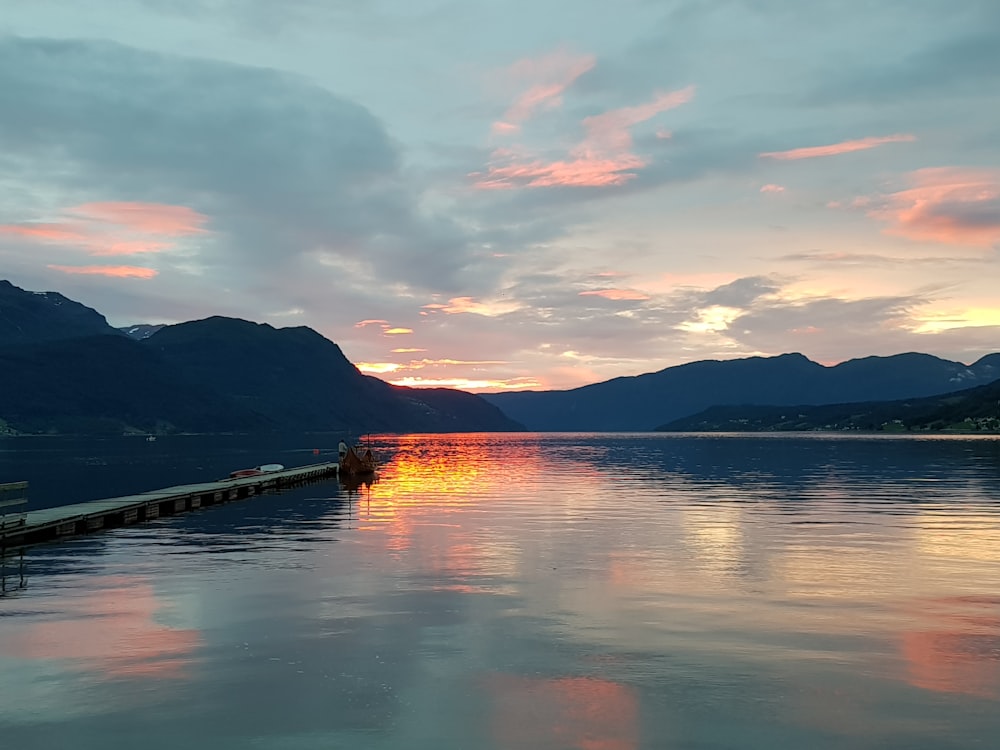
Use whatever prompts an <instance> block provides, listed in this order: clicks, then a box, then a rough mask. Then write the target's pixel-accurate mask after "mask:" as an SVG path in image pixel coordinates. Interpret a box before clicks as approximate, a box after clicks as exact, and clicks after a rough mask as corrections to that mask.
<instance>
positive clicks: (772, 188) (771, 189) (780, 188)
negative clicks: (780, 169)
mask: <svg viewBox="0 0 1000 750" xmlns="http://www.w3.org/2000/svg"><path fill="white" fill-rule="evenodd" d="M760 192H762V193H783V192H785V186H784V185H775V184H773V183H772V184H769V185H761V186H760Z"/></svg>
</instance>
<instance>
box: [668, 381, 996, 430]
mask: <svg viewBox="0 0 1000 750" xmlns="http://www.w3.org/2000/svg"><path fill="white" fill-rule="evenodd" d="M657 430H660V431H663V432H771V431H791V430H797V431H803V430H841V431H843V430H854V431H865V432H914V431H937V432H940V431H961V432H991V433H992V432H1000V380H997V381H995V382H993V383H990V384H988V385H981V386H978V387H976V388H969V389H965V390H961V391H955V392H952V393H946V394H944V395H940V396H929V397H926V398H917V399H901V400H895V401H868V402H864V403H855V404H830V405H827V406H713V407H711V408H709V409H706V410H705V411H702V412H699V413H698V414H694V415H692V416H690V417H683V418H681V419H676V420H674V421H672V422H669V423H668V424H665V425H661V426H660V427H658V428H657Z"/></svg>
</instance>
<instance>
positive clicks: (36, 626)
mask: <svg viewBox="0 0 1000 750" xmlns="http://www.w3.org/2000/svg"><path fill="white" fill-rule="evenodd" d="M88 583H89V585H90V586H93V589H92V593H88V594H87V595H86V596H80V597H77V598H73V599H68V600H65V605H66V606H65V607H64V608H62V609H60V610H58V612H52V613H50V614H49V615H48V616H47V619H43V620H42V621H40V622H39V621H37V620H34V619H32V620H28V619H27V618H25V619H22V620H20V621H18V620H15V623H14V625H13V632H12V633H10V634H8V635H5V637H4V639H3V640H2V641H0V654H3V655H4V656H6V657H12V658H17V659H56V660H67V661H71V662H77V663H79V664H80V665H81V666H82V667H83V668H84V669H86V670H87V671H90V672H93V673H95V674H96V675H97V676H101V677H105V678H114V677H156V678H180V677H183V676H184V675H183V673H184V667H185V665H186V664H187V663H188V662H189V661H190V657H191V654H192V653H193V652H194V650H195V649H196V648H197V646H198V644H199V643H200V636H199V632H198V631H197V630H190V629H180V628H172V627H168V626H166V625H163V624H161V623H159V622H157V621H156V616H157V615H158V614H159V613H160V611H161V610H162V609H163V606H162V604H161V603H160V601H159V600H158V599H157V596H156V593H155V591H154V590H153V587H152V586H151V585H150V584H149V583H148V582H147V581H145V580H143V579H140V578H131V577H125V576H110V577H105V578H98V579H96V580H94V579H92V580H91V581H89V582H88ZM88 588H89V586H88ZM56 618H59V619H56Z"/></svg>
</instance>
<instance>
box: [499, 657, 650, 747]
mask: <svg viewBox="0 0 1000 750" xmlns="http://www.w3.org/2000/svg"><path fill="white" fill-rule="evenodd" d="M488 687H489V690H490V692H491V693H492V694H493V699H494V706H495V713H494V721H493V734H494V738H495V739H496V742H497V745H498V746H499V747H502V748H530V747H566V748H579V750H634V748H636V747H638V744H639V708H638V700H637V698H636V695H635V692H634V691H633V690H631V689H630V688H628V687H627V686H625V685H622V684H621V683H617V682H612V681H610V680H605V679H599V678H596V677H563V678H554V679H532V678H529V677H516V676H513V675H498V676H495V677H493V678H491V679H490V680H489V681H488Z"/></svg>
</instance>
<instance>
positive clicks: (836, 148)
mask: <svg viewBox="0 0 1000 750" xmlns="http://www.w3.org/2000/svg"><path fill="white" fill-rule="evenodd" d="M915 140H917V137H916V136H915V135H909V134H906V133H900V134H897V135H886V136H881V137H877V136H871V137H868V138H859V139H857V140H854V141H842V142H840V143H831V144H829V145H827V146H807V147H805V148H793V149H791V150H789V151H766V152H764V153H762V154H760V157H761V158H763V159H779V160H781V161H792V160H796V159H815V158H817V157H821V156H837V155H838V154H849V153H852V152H854V151H867V150H868V149H870V148H875V147H876V146H882V145H885V144H886V143H912V142H913V141H915Z"/></svg>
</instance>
